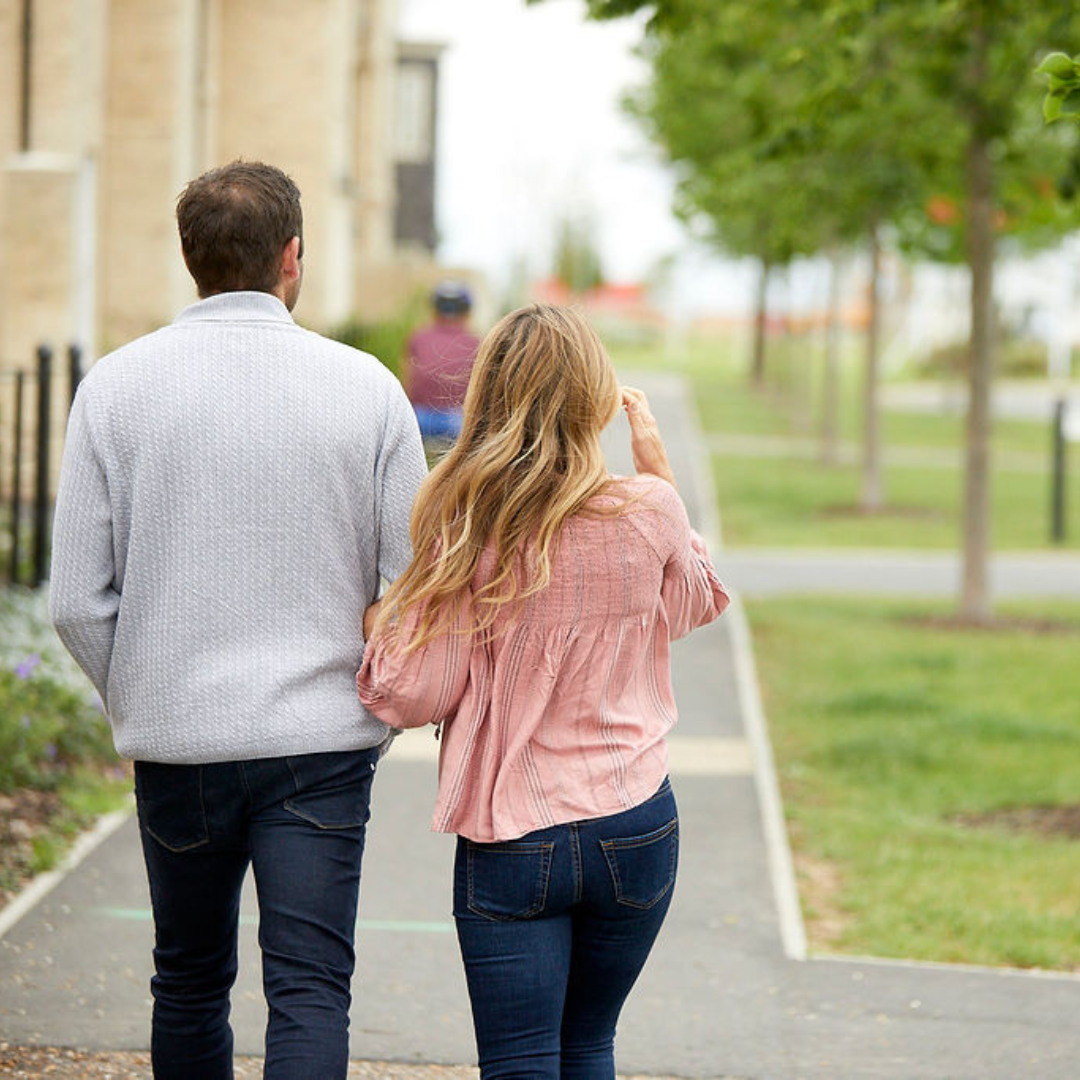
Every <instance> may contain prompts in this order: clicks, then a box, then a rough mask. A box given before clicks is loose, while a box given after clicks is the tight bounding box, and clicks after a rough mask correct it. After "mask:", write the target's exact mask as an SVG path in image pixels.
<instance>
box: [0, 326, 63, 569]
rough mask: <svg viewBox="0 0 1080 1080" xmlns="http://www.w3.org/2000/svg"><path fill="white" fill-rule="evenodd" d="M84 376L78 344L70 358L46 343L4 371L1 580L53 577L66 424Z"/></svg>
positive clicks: (0, 390)
mask: <svg viewBox="0 0 1080 1080" xmlns="http://www.w3.org/2000/svg"><path fill="white" fill-rule="evenodd" d="M81 378H82V352H81V350H80V349H79V347H78V346H77V345H71V346H69V347H68V350H67V357H66V363H65V362H64V361H63V360H58V358H57V357H56V356H54V353H53V350H52V348H51V347H50V346H49V345H46V344H42V345H39V346H38V348H37V351H36V357H35V359H34V363H33V364H32V365H30V366H28V367H27V368H26V369H24V370H18V369H16V370H6V371H0V504H2V506H3V511H2V512H0V526H2V533H0V535H2V537H3V544H0V551H2V552H3V556H2V558H0V579H5V578H6V580H7V581H8V582H9V583H10V584H23V585H40V584H41V582H43V581H45V580H47V578H48V576H49V536H50V531H51V527H52V508H53V501H54V499H55V496H56V481H57V477H58V474H59V470H60V455H61V452H62V449H63V438H64V429H65V427H66V426H67V414H68V410H69V409H70V406H71V402H72V400H73V399H74V397H75V391H76V390H77V389H78V386H79V380H80V379H81ZM4 547H6V551H4V550H3V549H4Z"/></svg>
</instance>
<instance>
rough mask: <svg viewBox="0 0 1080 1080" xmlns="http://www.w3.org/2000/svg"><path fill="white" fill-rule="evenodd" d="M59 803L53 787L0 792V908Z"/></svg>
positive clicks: (26, 871)
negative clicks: (38, 836) (36, 839)
mask: <svg viewBox="0 0 1080 1080" xmlns="http://www.w3.org/2000/svg"><path fill="white" fill-rule="evenodd" d="M59 807H60V796H59V795H57V794H56V793H55V792H53V791H35V790H33V789H32V788H19V789H17V790H15V791H13V792H9V793H8V794H6V795H0V908H2V907H3V906H4V905H5V904H7V903H8V902H9V901H10V900H12V899H13V898H14V897H15V895H16V894H17V893H18V892H19V891H20V890H21V889H22V888H23V887H24V886H25V885H26V884H27V882H28V881H29V880H30V878H31V877H32V876H33V875H32V874H31V871H30V868H31V866H32V865H33V855H34V847H33V844H34V837H35V836H37V835H39V834H40V833H43V832H45V831H46V826H47V825H48V823H49V821H50V820H52V819H53V818H55V817H56V816H57V814H58V812H59ZM0 1075H2V1074H0Z"/></svg>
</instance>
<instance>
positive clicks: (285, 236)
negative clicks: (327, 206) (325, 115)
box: [176, 161, 304, 311]
mask: <svg viewBox="0 0 1080 1080" xmlns="http://www.w3.org/2000/svg"><path fill="white" fill-rule="evenodd" d="M176 222H177V225H178V226H179V228H180V246H181V249H182V251H183V253H184V261H185V262H186V263H187V268H188V270H189V271H190V272H191V276H192V277H193V278H194V279H195V284H196V285H197V286H198V289H199V296H201V297H207V296H213V295H214V294H215V293H222V292H238V291H240V290H252V291H255V292H268V293H273V294H274V295H275V296H278V297H279V298H280V299H281V300H282V301H284V303H285V305H286V307H288V308H289V310H290V311H291V310H292V307H293V305H294V304H295V303H296V299H297V297H298V296H299V295H300V283H301V280H302V278H303V268H302V265H301V262H300V260H301V259H302V258H303V254H304V241H303V235H304V223H303V217H302V215H301V212H300V191H299V189H298V188H297V186H296V185H295V184H294V183H293V182H292V180H290V179H289V178H288V177H287V176H286V175H285V174H284V173H283V172H282V171H281V170H280V169H276V168H274V166H273V165H263V164H261V163H260V162H257V161H234V162H232V164H230V165H223V166H222V167H221V168H219V169H211V170H210V171H209V172H207V173H203V175H202V176H200V177H199V178H198V179H197V180H192V181H191V183H190V184H188V186H187V187H186V188H184V190H183V192H182V194H181V195H180V198H179V200H178V201H177V204H176Z"/></svg>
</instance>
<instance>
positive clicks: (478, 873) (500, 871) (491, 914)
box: [466, 840, 555, 920]
mask: <svg viewBox="0 0 1080 1080" xmlns="http://www.w3.org/2000/svg"><path fill="white" fill-rule="evenodd" d="M554 850H555V844H554V843H553V842H552V841H550V840H507V841H505V842H503V843H500V844H478V843H475V842H474V841H472V840H470V841H468V848H467V854H466V859H467V871H468V905H469V910H470V911H472V912H474V913H475V914H477V915H483V916H484V917H485V918H487V919H495V920H511V919H530V918H532V917H534V916H536V915H539V914H540V912H541V911H543V910H544V905H545V903H546V902H547V892H548V881H549V880H550V878H551V858H552V853H553V852H554Z"/></svg>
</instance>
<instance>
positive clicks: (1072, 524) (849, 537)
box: [613, 339, 1080, 550]
mask: <svg viewBox="0 0 1080 1080" xmlns="http://www.w3.org/2000/svg"><path fill="white" fill-rule="evenodd" d="M799 347H800V343H799V342H798V341H796V342H793V343H789V345H788V351H789V352H793V353H794V354H796V355H797V354H798V353H797V351H798V349H799ZM613 357H614V359H615V361H616V364H617V365H619V366H620V368H624V369H627V370H633V368H634V367H635V366H639V367H640V366H651V367H652V368H654V369H656V368H659V369H661V370H666V371H677V372H680V373H682V374H683V375H685V376H686V377H687V378H688V379H689V380H690V382H691V385H692V387H693V392H694V401H695V403H696V405H697V408H698V412H699V416H700V420H701V425H702V428H703V430H704V431H705V433H706V437H708V436H709V435H717V436H768V437H770V438H774V439H775V438H776V437H784V436H789V437H800V438H802V439H803V444H802V445H803V449H801V450H800V448H799V446H793V447H792V451H791V455H790V456H788V457H784V458H776V457H766V456H755V455H754V454H753V453H752V452H751V450H750V448H747V447H745V446H742V447H730V448H728V447H724V448H723V449H722V451H721V452H717V453H714V455H713V473H714V477H715V480H716V490H717V498H718V503H719V507H720V514H721V518H722V520H723V525H724V537H725V541H726V543H728V544H730V545H734V546H739V545H743V546H763V547H785V546H792V547H830V546H834V547H853V546H856V547H861V546H867V547H893V548H931V549H935V548H936V549H947V548H954V549H955V548H956V547H957V546H958V545H959V540H960V533H961V506H962V499H963V464H964V463H963V455H962V449H961V448H962V445H963V439H964V430H963V428H964V421H963V418H962V417H957V416H955V415H950V414H947V413H944V412H942V413H935V414H920V413H908V412H901V411H886V412H884V413H883V415H882V445H883V448H884V451H885V454H886V457H887V456H888V454H889V451H890V450H893V449H895V450H901V451H903V450H912V449H917V450H922V451H927V452H929V453H930V454H931V455H934V456H936V457H937V458H938V463H939V464H940V465H942V466H944V467H935V468H930V467H922V462H921V461H920V462H919V463H918V465H919V467H916V466H915V465H913V464H908V463H906V462H905V463H903V464H902V465H901V464H891V465H890V464H887V466H886V470H885V475H884V486H885V498H886V503H887V506H886V508H885V511H884V512H882V513H880V514H876V515H871V516H868V515H864V514H860V513H858V512H856V508H857V504H858V501H859V495H860V488H861V474H860V468H859V466H858V465H856V464H845V465H841V466H831V467H826V466H823V465H821V464H820V463H819V462H818V460H817V457H818V455H817V450H816V446H815V444H814V442H813V436H814V434H815V432H816V430H817V425H818V420H817V418H816V415H815V407H813V406H812V405H808V404H807V402H808V401H812V400H813V399H814V397H815V395H816V389H815V380H814V379H811V378H809V376H807V377H805V378H796V379H793V380H792V381H791V384H792V385H794V386H795V387H797V388H799V389H800V390H801V391H802V398H801V399H794V400H793V399H792V398H791V397H790V396H788V397H785V396H783V395H781V394H779V393H777V392H776V390H775V389H773V390H770V391H767V392H759V391H755V390H753V389H752V388H751V387H750V385H749V383H748V380H747V377H746V356H745V342H742V341H740V340H737V339H732V340H719V341H706V340H696V341H690V342H687V343H685V345H683V346H682V347H680V349H679V350H677V351H672V350H665V349H664V348H663V347H661V346H656V347H654V348H652V349H650V348H647V347H645V346H637V347H634V348H626V347H622V348H617V349H615V350H613ZM807 357H808V359H807V358H806V357H804V361H805V362H806V363H814V362H816V361H815V359H814V357H813V356H812V355H810V354H807ZM857 361H858V356H857V354H849V355H848V356H847V357H846V365H845V374H844V380H843V407H842V410H841V415H840V419H841V424H840V428H841V430H840V436H841V438H842V439H845V440H847V441H849V442H857V441H858V439H859V437H860V424H861V414H860V411H859V393H860V385H859V378H860V374H859V366H858V362H857ZM787 364H788V366H789V367H791V366H792V363H791V360H790V357H789V359H788V361H787ZM807 437H810V439H811V441H810V442H809V443H807V442H806V439H807ZM993 453H994V455H995V457H994V459H993V460H994V474H993V483H992V512H993V537H992V543H993V545H994V547H995V548H997V549H1040V548H1044V549H1045V548H1051V547H1054V546H1056V545H1054V544H1053V542H1052V541H1051V539H1050V473H1049V470H1050V460H1049V426H1048V425H1047V424H1044V423H1034V422H1024V421H1016V420H1011V421H998V422H996V423H995V426H994V432H993ZM1068 475H1069V486H1068V491H1067V498H1066V505H1067V511H1068V519H1067V527H1066V535H1067V542H1066V544H1065V545H1064V546H1065V547H1067V548H1070V549H1072V550H1076V549H1078V548H1080V448H1077V447H1076V446H1075V445H1072V446H1071V447H1070V449H1069V474H1068Z"/></svg>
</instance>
